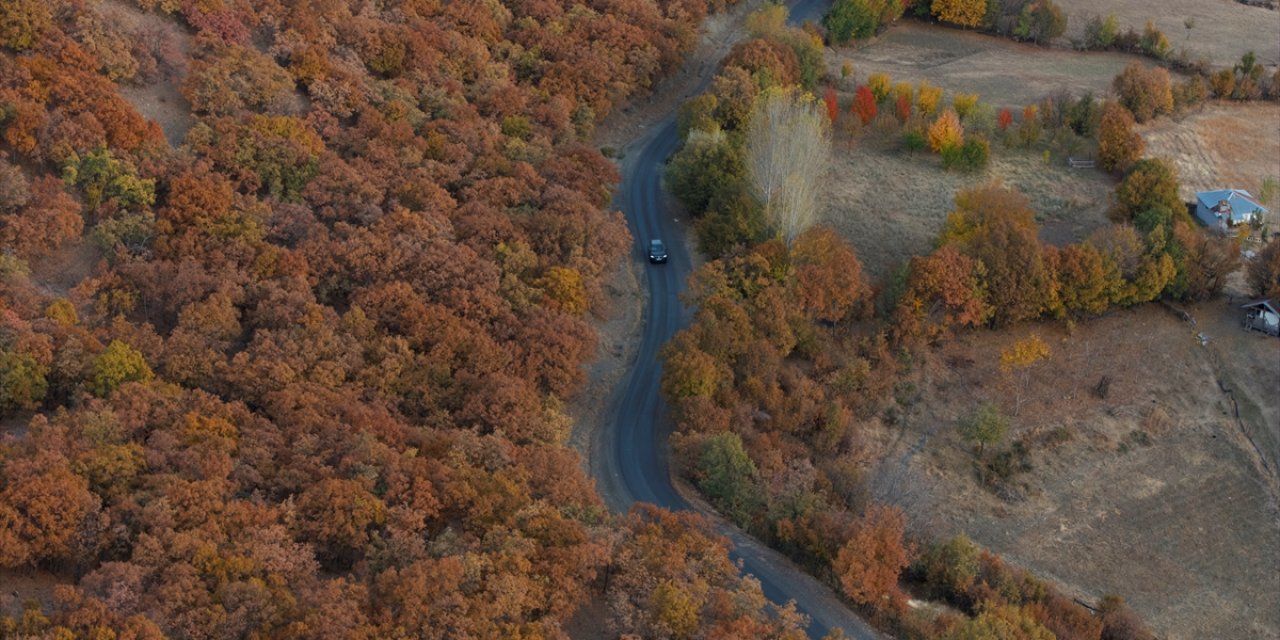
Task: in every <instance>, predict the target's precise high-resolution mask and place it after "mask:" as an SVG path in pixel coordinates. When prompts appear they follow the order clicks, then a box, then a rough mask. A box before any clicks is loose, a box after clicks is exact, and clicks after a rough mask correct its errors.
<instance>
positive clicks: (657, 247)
mask: <svg viewBox="0 0 1280 640" xmlns="http://www.w3.org/2000/svg"><path fill="white" fill-rule="evenodd" d="M649 249H650V250H652V251H653V252H654V253H664V252H665V251H666V247H664V246H662V241H661V240H653V241H651V242H650V243H649Z"/></svg>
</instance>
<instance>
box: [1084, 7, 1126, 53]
mask: <svg viewBox="0 0 1280 640" xmlns="http://www.w3.org/2000/svg"><path fill="white" fill-rule="evenodd" d="M1119 31H1120V23H1119V21H1118V20H1116V17H1115V15H1114V14H1112V15H1108V16H1107V17H1106V18H1103V17H1102V16H1094V17H1092V18H1090V19H1089V22H1088V23H1086V24H1085V26H1084V45H1085V48H1088V49H1110V48H1111V47H1112V46H1113V45H1115V43H1116V34H1117V33H1119Z"/></svg>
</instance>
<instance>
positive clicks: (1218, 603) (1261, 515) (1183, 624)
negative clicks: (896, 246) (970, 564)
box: [897, 301, 1280, 640]
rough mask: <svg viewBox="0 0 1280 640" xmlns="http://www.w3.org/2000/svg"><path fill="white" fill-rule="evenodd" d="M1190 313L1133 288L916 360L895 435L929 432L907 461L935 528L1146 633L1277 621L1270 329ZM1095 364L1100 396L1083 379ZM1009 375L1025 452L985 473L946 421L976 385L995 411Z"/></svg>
mask: <svg viewBox="0 0 1280 640" xmlns="http://www.w3.org/2000/svg"><path fill="white" fill-rule="evenodd" d="M1191 314H1192V316H1193V317H1195V318H1196V319H1197V320H1198V325H1197V328H1196V329H1192V328H1191V327H1190V326H1189V325H1188V324H1186V323H1184V322H1182V321H1181V320H1180V319H1178V318H1177V317H1175V316H1174V315H1173V314H1172V313H1170V312H1169V311H1167V310H1165V309H1162V308H1161V307H1159V306H1157V305H1147V306H1145V307H1142V308H1139V309H1135V310H1129V311H1121V312H1115V313H1112V314H1110V315H1108V316H1106V317H1104V318H1100V319H1097V320H1093V321H1090V322H1087V323H1081V324H1080V325H1078V326H1076V327H1075V328H1074V330H1072V331H1067V330H1065V329H1064V328H1063V327H1062V326H1061V325H1045V326H1037V327H1021V328H1018V329H1017V330H1015V331H1012V332H1006V333H1000V334H996V333H991V332H978V333H974V334H969V335H967V336H964V337H962V338H961V339H958V340H956V341H953V342H951V343H948V344H947V345H946V346H944V347H943V348H942V349H941V350H939V351H937V352H935V353H932V354H930V355H929V356H928V357H927V358H926V359H925V361H924V362H923V363H922V366H921V367H920V377H919V384H920V400H919V403H918V406H917V408H916V409H915V410H914V411H912V412H910V413H909V415H910V418H909V419H908V420H906V421H905V422H906V424H907V427H906V430H907V431H908V434H907V435H908V437H906V438H903V439H902V441H903V442H906V443H910V442H916V441H918V439H919V437H920V436H921V435H923V434H924V433H925V432H928V431H932V432H933V435H932V437H931V438H929V439H928V441H927V444H926V445H925V446H924V447H923V448H922V452H921V453H919V454H918V455H916V456H914V457H913V458H912V459H911V463H910V465H911V469H912V470H913V471H914V472H915V473H916V474H918V475H921V476H923V477H926V478H929V479H930V482H929V483H928V486H929V487H931V489H930V492H931V493H932V495H931V496H930V499H929V500H928V501H927V502H928V503H929V504H930V505H932V508H933V511H932V518H933V520H932V522H931V524H932V526H933V527H935V528H936V529H935V530H936V531H938V532H947V533H958V532H964V533H966V534H967V535H969V536H970V537H972V538H973V539H975V540H976V541H978V542H980V543H981V544H983V545H986V546H988V547H990V548H992V549H995V550H997V551H998V552H1000V553H1001V554H1003V555H1004V556H1006V557H1007V558H1008V559H1010V560H1012V561H1014V562H1015V563H1017V564H1019V565H1021V566H1024V567H1026V568H1028V569H1031V570H1032V571H1034V572H1036V573H1037V574H1038V575H1041V576H1043V577H1047V578H1050V579H1052V580H1055V581H1057V582H1058V583H1060V584H1061V585H1063V586H1064V587H1065V588H1066V589H1067V590H1068V591H1069V592H1072V593H1074V594H1076V595H1077V596H1079V597H1082V598H1084V599H1087V600H1095V599H1097V598H1099V597H1101V596H1103V595H1105V594H1108V593H1116V594H1120V595H1122V596H1124V597H1125V598H1126V599H1127V600H1128V601H1129V602H1130V603H1131V604H1133V606H1134V607H1135V608H1136V609H1137V610H1138V611H1139V612H1141V613H1142V614H1143V615H1144V617H1146V618H1147V620H1148V621H1149V622H1150V623H1151V625H1152V626H1153V628H1154V629H1156V630H1157V631H1158V632H1159V635H1160V637H1162V638H1173V639H1177V638H1186V639H1194V638H1219V639H1236V638H1238V639H1241V640H1243V639H1245V638H1275V637H1280V573H1278V568H1280V524H1278V520H1277V518H1278V515H1280V512H1278V511H1277V502H1276V496H1277V493H1276V475H1275V463H1276V458H1277V453H1280V447H1277V446H1276V438H1275V436H1276V434H1277V433H1278V432H1280V412H1278V411H1277V406H1276V403H1275V400H1274V392H1275V389H1277V388H1280V340H1276V339H1275V338H1269V337H1265V336H1262V335H1260V334H1247V333H1245V332H1243V331H1242V330H1241V329H1240V328H1239V325H1238V317H1239V312H1238V309H1237V308H1236V307H1235V306H1234V305H1228V304H1227V303H1226V301H1217V302H1210V303H1206V304H1204V305H1201V306H1199V307H1197V308H1193V309H1191ZM1032 332H1035V333H1038V334H1039V335H1040V336H1041V337H1042V338H1044V339H1045V340H1046V341H1047V342H1048V343H1049V344H1050V345H1051V349H1052V352H1053V353H1052V355H1051V356H1050V358H1049V359H1048V360H1047V361H1044V362H1042V363H1040V364H1039V365H1037V366H1035V367H1034V368H1033V369H1032V371H1031V375H1030V376H1029V378H1028V379H1027V383H1026V385H1025V387H1024V386H1022V384H1021V382H1020V381H1019V380H1018V379H1016V378H1011V377H1010V376H1008V375H1006V374H1002V373H1001V372H1000V371H999V356H1000V352H1001V351H1002V350H1003V349H1006V348H1007V347H1008V346H1009V345H1010V344H1012V343H1013V342H1014V341H1015V340H1017V339H1020V338H1022V337H1025V336H1026V335H1028V334H1030V333H1032ZM1196 333H1204V334H1205V335H1207V336H1209V344H1208V345H1203V346H1202V345H1201V343H1200V340H1199V339H1198V338H1197V336H1196ZM1103 375H1106V376H1109V377H1111V379H1112V380H1113V382H1112V384H1111V387H1110V390H1109V393H1108V395H1107V397H1106V398H1105V399H1102V398H1098V397H1097V396H1096V395H1095V394H1094V393H1093V392H1092V390H1093V387H1094V386H1096V385H1097V383H1098V381H1099V379H1100V378H1101V376H1103ZM1219 380H1221V381H1223V383H1224V384H1225V385H1226V386H1228V387H1229V388H1232V389H1234V390H1235V392H1236V397H1237V399H1238V400H1240V401H1241V409H1242V412H1241V415H1242V416H1243V418H1244V420H1243V429H1242V427H1241V424H1238V423H1237V422H1236V420H1235V419H1234V417H1233V415H1232V414H1233V410H1232V406H1231V402H1230V398H1229V396H1228V395H1227V394H1225V393H1223V392H1222V391H1221V390H1220V388H1219V384H1218V381H1219ZM1015 393H1020V394H1021V398H1022V403H1021V410H1020V411H1019V412H1018V415H1017V416H1016V417H1012V418H1011V423H1012V429H1011V432H1010V441H1011V440H1013V439H1017V438H1024V439H1025V440H1026V441H1027V442H1028V443H1029V445H1028V448H1029V449H1030V450H1031V463H1032V466H1033V468H1032V470H1031V471H1030V472H1027V473H1025V474H1023V475H1019V476H1015V478H1014V479H1013V480H1012V481H1011V483H1010V485H1009V486H1008V487H1007V488H1005V489H1002V490H1000V491H992V490H989V489H986V488H984V487H982V485H981V484H980V482H979V480H978V479H977V475H976V464H975V457H974V455H973V452H972V450H971V449H970V448H969V447H968V446H966V445H964V444H963V443H962V442H961V440H960V438H959V436H958V434H957V432H956V428H955V425H956V423H957V420H958V419H959V418H960V416H961V415H963V414H964V413H965V412H966V411H968V410H969V409H970V408H972V407H974V406H976V405H977V404H978V403H979V402H981V401H984V400H990V401H994V402H996V403H997V404H998V405H999V406H1001V407H1002V409H1003V410H1004V412H1005V413H1006V414H1008V415H1011V414H1012V413H1013V412H1014V401H1013V397H1014V394H1015ZM1246 433H1247V434H1248V435H1247V436H1246ZM1055 436H1057V437H1055ZM1250 440H1252V442H1251V441H1250ZM1260 452H1261V454H1260ZM897 453H900V452H897ZM1263 459H1265V460H1266V461H1267V462H1266V465H1267V466H1266V467H1265V468H1264V467H1263V463H1262V460H1263Z"/></svg>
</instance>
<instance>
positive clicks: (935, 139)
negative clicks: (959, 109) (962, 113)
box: [929, 108, 964, 153]
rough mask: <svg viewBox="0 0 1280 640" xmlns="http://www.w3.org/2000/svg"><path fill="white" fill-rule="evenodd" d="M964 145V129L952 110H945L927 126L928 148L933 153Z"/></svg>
mask: <svg viewBox="0 0 1280 640" xmlns="http://www.w3.org/2000/svg"><path fill="white" fill-rule="evenodd" d="M961 144H964V127H963V126H962V125H961V124H960V117H959V116H957V115H956V112H955V111H954V110H953V109H950V108H948V109H946V110H945V111H943V112H942V115H940V116H938V119H937V120H934V121H933V124H931V125H929V148H930V149H933V151H934V153H942V150H943V149H949V148H953V147H958V146H960V145H961Z"/></svg>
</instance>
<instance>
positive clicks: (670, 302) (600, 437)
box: [592, 0, 882, 640]
mask: <svg viewBox="0 0 1280 640" xmlns="http://www.w3.org/2000/svg"><path fill="white" fill-rule="evenodd" d="M826 4H827V3H826V2H822V1H818V0H807V1H801V2H795V3H793V6H792V19H793V21H804V20H816V19H818V18H819V17H820V16H821V12H822V10H823V9H824V8H825V6H826ZM709 80H710V77H709V76H708V77H707V78H705V79H704V80H703V82H702V86H700V87H699V88H698V91H701V90H703V89H704V88H705V87H706V85H707V84H708V82H709ZM678 145H679V138H678V135H677V128H676V123H675V115H674V114H669V115H667V116H666V117H665V118H664V119H662V120H661V121H660V122H658V123H657V124H655V125H653V126H652V127H650V129H649V133H648V134H647V135H644V136H640V139H639V140H638V141H637V142H636V143H634V144H632V145H630V148H631V149H632V151H631V153H633V154H636V157H635V158H634V160H633V161H631V162H629V163H628V168H627V170H626V172H625V174H624V175H623V180H622V188H621V189H620V190H619V192H618V194H617V196H616V197H615V204H616V205H617V206H619V207H620V208H621V209H622V210H623V212H624V213H625V215H626V217H627V222H628V224H629V225H630V227H631V234H632V236H634V238H635V249H634V251H633V259H638V260H642V261H645V262H646V264H647V260H646V255H647V254H646V253H645V249H646V248H647V247H648V244H649V240H650V239H652V238H661V239H663V240H665V241H666V245H667V251H668V254H669V259H668V262H667V263H666V264H659V265H653V264H647V266H646V269H645V275H646V280H647V285H648V294H649V295H648V305H647V308H646V311H645V320H644V331H643V334H642V337H641V344H640V347H639V349H638V350H637V354H636V360H635V363H634V365H633V366H632V368H631V370H630V371H629V372H628V373H627V375H626V376H625V377H624V378H623V380H622V382H621V384H620V385H619V386H618V389H617V390H616V391H615V392H614V396H613V397H612V398H610V399H609V403H610V404H609V409H608V413H607V423H606V424H607V426H606V428H605V429H603V430H602V431H601V433H599V434H597V437H596V441H595V443H594V449H595V451H596V455H594V456H593V457H594V458H595V463H594V464H593V465H592V467H593V469H592V471H593V475H594V476H595V478H596V484H597V488H598V489H599V491H600V493H601V495H602V496H604V499H605V501H606V503H607V504H608V505H609V507H610V508H611V509H613V510H614V511H617V512H625V511H626V510H627V509H629V508H630V507H631V505H632V504H633V503H636V502H647V503H651V504H655V505H658V506H661V507H665V508H667V509H671V510H677V511H682V510H689V509H690V505H689V504H688V503H687V502H686V501H685V500H684V499H683V498H682V497H681V496H680V494H679V493H677V492H676V490H675V488H674V487H673V486H672V484H671V476H670V472H669V468H668V462H667V436H668V427H669V424H670V422H669V420H668V408H667V404H666V402H665V400H664V399H663V398H662V394H661V391H660V388H659V382H660V380H661V377H662V365H661V363H660V362H659V359H658V351H659V350H660V349H661V347H662V345H664V344H666V343H667V342H668V341H669V340H670V339H671V338H672V336H674V335H675V333H676V332H677V331H679V330H680V329H681V328H683V327H684V326H685V325H686V324H688V321H689V317H690V313H689V312H688V310H686V309H685V308H684V305H683V304H682V303H681V301H680V294H681V293H682V292H684V290H685V283H686V281H687V279H688V276H689V273H690V272H691V269H692V262H691V260H690V256H689V252H688V250H687V248H686V247H685V243H684V242H682V239H683V238H684V233H685V230H684V228H683V227H682V226H681V225H680V223H679V222H678V221H677V220H675V218H674V217H673V215H672V211H671V209H670V208H669V207H668V201H667V196H666V193H665V191H664V190H663V187H662V172H663V165H664V164H665V163H666V160H667V158H668V157H670V156H671V154H672V153H673V152H674V151H675V150H676V148H677V146H678ZM720 533H722V534H723V535H725V536H727V537H728V538H729V539H730V540H731V541H732V542H733V544H734V547H735V549H734V551H733V558H734V559H735V560H741V561H742V563H743V569H744V571H745V572H746V573H748V574H750V575H752V576H754V577H755V578H756V579H757V580H759V581H760V585H761V587H762V588H763V590H764V594H765V596H766V597H768V598H769V599H770V600H772V601H774V602H777V603H786V602H789V601H795V602H796V605H797V608H798V609H799V610H800V611H801V612H803V613H805V614H806V615H808V616H809V618H810V625H809V628H808V633H809V636H810V637H812V638H822V637H823V636H825V635H826V634H827V632H828V631H830V630H832V629H835V628H840V629H843V630H844V632H845V634H846V636H847V637H853V638H859V639H865V640H871V639H873V638H875V639H879V638H881V637H882V636H881V635H880V634H878V633H877V632H875V631H874V630H873V629H872V628H871V627H870V626H869V625H868V624H867V623H866V622H865V621H863V620H862V619H861V618H859V617H858V616H856V615H854V613H853V612H852V611H850V610H849V608H848V607H846V606H844V604H843V603H841V602H840V600H839V599H838V598H836V596H835V595H834V594H833V593H832V592H831V591H830V590H829V589H828V588H827V587H826V586H825V585H823V584H822V583H820V582H818V581H817V580H816V579H814V578H813V577H812V576H809V575H808V574H806V573H804V572H803V571H801V570H799V569H798V568H796V567H795V565H794V564H792V563H791V562H790V561H789V560H787V559H786V558H785V557H783V556H782V555H781V554H779V553H777V552H775V551H773V550H771V549H769V548H767V547H765V546H764V545H763V544H761V543H760V542H759V541H757V540H755V539H753V538H751V537H750V536H748V535H746V534H745V533H743V532H742V531H740V530H738V529H736V528H733V527H729V526H725V527H723V528H722V530H721V531H720Z"/></svg>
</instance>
